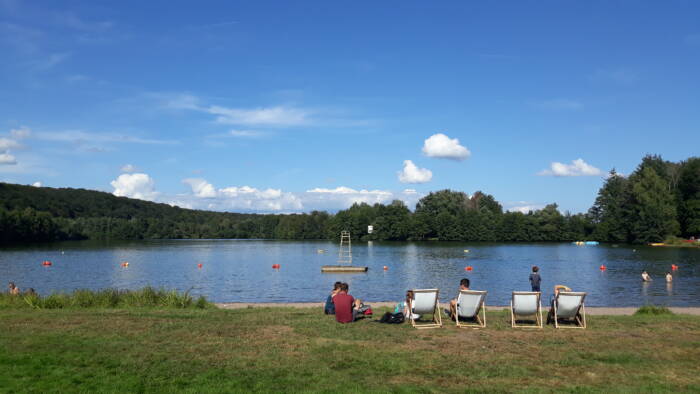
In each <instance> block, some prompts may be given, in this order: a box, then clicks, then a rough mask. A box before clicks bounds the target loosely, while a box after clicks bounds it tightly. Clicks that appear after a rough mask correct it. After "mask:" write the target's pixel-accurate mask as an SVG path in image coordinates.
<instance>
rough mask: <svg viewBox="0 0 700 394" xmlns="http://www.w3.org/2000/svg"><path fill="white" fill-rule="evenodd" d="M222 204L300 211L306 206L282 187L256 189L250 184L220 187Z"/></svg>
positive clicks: (244, 207)
mask: <svg viewBox="0 0 700 394" xmlns="http://www.w3.org/2000/svg"><path fill="white" fill-rule="evenodd" d="M219 199H220V201H221V205H222V206H223V207H225V208H227V209H231V208H233V209H246V210H263V211H281V210H289V211H299V210H301V209H303V208H304V204H303V203H302V201H301V199H299V198H298V197H297V196H295V195H294V194H293V193H285V192H282V190H281V189H265V190H261V189H256V188H254V187H250V186H241V187H236V186H230V187H227V188H224V189H219Z"/></svg>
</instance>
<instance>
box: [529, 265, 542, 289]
mask: <svg viewBox="0 0 700 394" xmlns="http://www.w3.org/2000/svg"><path fill="white" fill-rule="evenodd" d="M539 271H540V267H538V266H536V265H535V266H533V267H532V273H531V274H530V286H531V287H532V291H540V283H541V282H542V278H540V274H539Z"/></svg>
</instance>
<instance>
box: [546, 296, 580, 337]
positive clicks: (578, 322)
mask: <svg viewBox="0 0 700 394" xmlns="http://www.w3.org/2000/svg"><path fill="white" fill-rule="evenodd" d="M561 293H573V292H562V291H560V292H559V293H557V296H556V297H555V298H554V305H553V306H552V308H554V327H556V328H584V329H585V328H586V305H585V303H584V301H585V300H586V293H583V297H582V298H581V305H579V307H578V311H576V315H575V316H574V318H573V319H574V322H575V323H576V324H577V325H575V326H568V325H563V326H561V327H560V326H559V316H558V315H557V304H558V303H559V295H560V294H561Z"/></svg>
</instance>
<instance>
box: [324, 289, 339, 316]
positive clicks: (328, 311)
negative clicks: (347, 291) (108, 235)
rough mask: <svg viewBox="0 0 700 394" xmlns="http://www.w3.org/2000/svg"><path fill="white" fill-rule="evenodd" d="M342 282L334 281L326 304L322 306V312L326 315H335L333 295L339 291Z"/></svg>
mask: <svg viewBox="0 0 700 394" xmlns="http://www.w3.org/2000/svg"><path fill="white" fill-rule="evenodd" d="M341 284H342V282H335V284H333V291H331V294H329V295H328V298H326V305H325V306H324V307H323V313H325V314H326V315H335V304H333V297H334V296H335V295H336V294H338V292H339V291H340V285H341Z"/></svg>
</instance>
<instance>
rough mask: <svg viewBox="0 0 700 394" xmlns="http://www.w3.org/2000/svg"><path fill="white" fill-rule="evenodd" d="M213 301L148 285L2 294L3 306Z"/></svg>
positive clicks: (200, 304)
mask: <svg viewBox="0 0 700 394" xmlns="http://www.w3.org/2000/svg"><path fill="white" fill-rule="evenodd" d="M211 306H212V304H211V303H209V302H208V301H207V299H206V298H204V297H203V296H200V297H199V298H197V299H196V300H194V299H193V298H192V296H191V295H190V294H189V291H186V292H184V293H179V292H177V291H175V290H165V289H162V288H161V289H154V288H152V287H150V286H149V287H144V288H143V289H141V290H117V289H104V290H97V291H94V290H75V291H73V292H72V293H54V294H51V295H48V296H45V297H42V296H40V295H38V294H22V295H10V294H8V293H0V308H8V309H10V308H11V309H16V308H34V309H63V308H116V309H119V308H179V309H185V308H199V309H204V308H209V307H211Z"/></svg>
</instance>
